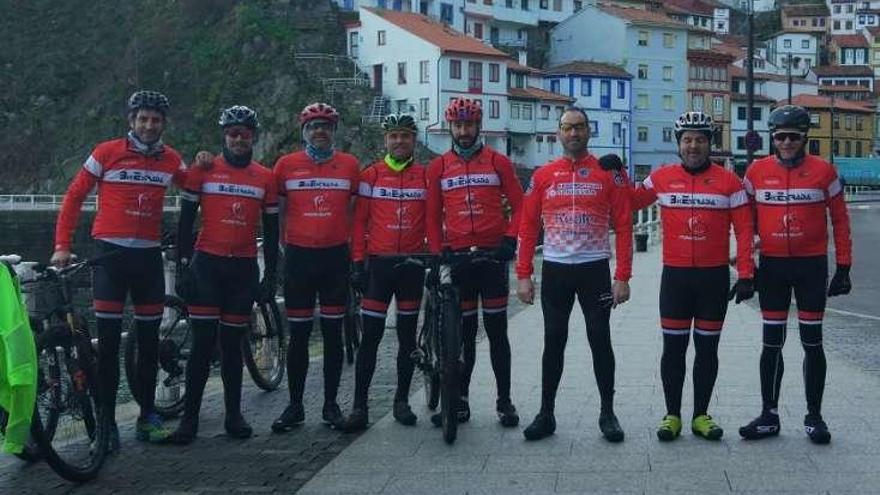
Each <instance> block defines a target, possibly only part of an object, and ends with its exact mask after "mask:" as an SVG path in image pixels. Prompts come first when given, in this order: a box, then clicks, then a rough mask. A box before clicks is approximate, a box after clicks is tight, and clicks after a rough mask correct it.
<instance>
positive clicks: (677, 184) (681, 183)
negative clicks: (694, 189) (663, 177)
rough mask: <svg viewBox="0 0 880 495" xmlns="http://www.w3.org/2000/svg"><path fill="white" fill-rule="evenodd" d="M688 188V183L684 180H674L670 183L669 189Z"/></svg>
mask: <svg viewBox="0 0 880 495" xmlns="http://www.w3.org/2000/svg"><path fill="white" fill-rule="evenodd" d="M685 188H687V182H685V181H683V180H674V181H672V182H670V183H669V189H685Z"/></svg>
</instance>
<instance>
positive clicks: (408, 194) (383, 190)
mask: <svg viewBox="0 0 880 495" xmlns="http://www.w3.org/2000/svg"><path fill="white" fill-rule="evenodd" d="M372 196H373V197H374V198H378V199H402V200H413V201H418V200H422V199H425V190H424V189H398V188H394V187H374V188H373V191H372Z"/></svg>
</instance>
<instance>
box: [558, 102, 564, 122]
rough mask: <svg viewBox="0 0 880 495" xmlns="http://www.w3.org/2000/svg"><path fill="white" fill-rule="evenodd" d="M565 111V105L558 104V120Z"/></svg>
mask: <svg viewBox="0 0 880 495" xmlns="http://www.w3.org/2000/svg"><path fill="white" fill-rule="evenodd" d="M564 112H565V107H563V106H562V105H556V120H557V121H558V120H559V119H561V118H562V114H563V113H564Z"/></svg>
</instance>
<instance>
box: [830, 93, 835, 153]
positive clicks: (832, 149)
mask: <svg viewBox="0 0 880 495" xmlns="http://www.w3.org/2000/svg"><path fill="white" fill-rule="evenodd" d="M830 110H831V142H830V143H829V146H830V147H831V153H829V154H830V155H831V160H830V161H831V164H832V165H834V93H833V92H832V93H831V109H830Z"/></svg>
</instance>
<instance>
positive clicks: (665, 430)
mask: <svg viewBox="0 0 880 495" xmlns="http://www.w3.org/2000/svg"><path fill="white" fill-rule="evenodd" d="M680 434H681V418H679V417H678V416H675V415H673V414H667V415H666V416H663V419H661V420H660V427H659V428H657V438H659V439H660V440H661V441H663V442H671V441H673V440H675V439H676V438H678V436H679V435H680Z"/></svg>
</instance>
